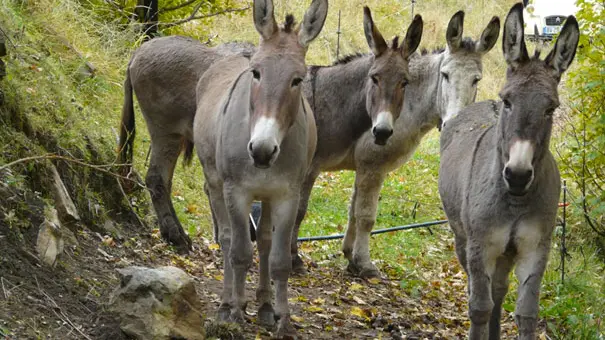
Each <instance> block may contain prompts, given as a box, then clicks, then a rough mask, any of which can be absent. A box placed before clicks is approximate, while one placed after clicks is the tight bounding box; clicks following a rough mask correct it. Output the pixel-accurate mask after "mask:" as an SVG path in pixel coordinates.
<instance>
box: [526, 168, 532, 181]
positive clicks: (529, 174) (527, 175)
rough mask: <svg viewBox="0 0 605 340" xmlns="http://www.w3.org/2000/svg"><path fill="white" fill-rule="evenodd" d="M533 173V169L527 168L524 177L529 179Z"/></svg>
mask: <svg viewBox="0 0 605 340" xmlns="http://www.w3.org/2000/svg"><path fill="white" fill-rule="evenodd" d="M533 174H534V170H532V169H529V170H527V171H526V172H525V178H527V179H530V178H531V176H532V175H533Z"/></svg>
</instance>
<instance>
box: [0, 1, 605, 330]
mask: <svg viewBox="0 0 605 340" xmlns="http://www.w3.org/2000/svg"><path fill="white" fill-rule="evenodd" d="M26 3H27V5H26ZM308 3H309V1H301V0H292V1H278V2H276V13H277V17H278V18H283V17H284V14H285V13H286V12H293V13H294V14H295V15H296V17H297V18H299V20H300V18H302V15H303V11H304V9H305V8H306V7H307V6H308ZM442 3H443V2H442V1H437V0H427V1H420V2H418V3H417V4H416V7H415V9H414V12H415V13H420V14H422V15H423V18H424V22H425V25H424V35H423V39H422V43H421V48H422V47H424V48H427V49H431V48H434V47H437V46H440V45H443V44H444V40H445V39H444V37H445V30H446V26H447V22H448V21H449V18H450V17H451V15H453V14H454V12H456V11H457V10H458V9H464V10H465V11H466V21H465V26H464V27H465V35H468V36H471V37H474V38H475V39H477V38H478V37H479V36H480V33H481V31H482V30H483V28H484V27H485V25H486V24H487V23H488V22H489V20H490V19H491V15H499V16H500V18H501V19H502V20H503V19H504V17H505V14H506V11H507V10H508V8H509V6H510V5H511V4H512V3H513V1H506V2H499V1H494V0H482V1H476V2H473V3H471V2H469V1H462V0H452V1H448V2H447V5H443V4H442ZM366 4H367V5H368V6H370V7H371V8H372V10H373V13H374V19H375V21H376V23H377V25H378V27H379V28H380V30H381V31H382V33H383V35H384V36H385V38H389V37H392V36H393V35H395V34H399V35H401V34H403V33H404V32H405V30H406V28H407V25H408V24H409V22H410V18H411V8H410V6H409V3H408V2H405V4H404V5H402V2H401V1H395V0H388V1H378V0H368V1H363V2H362V1H345V0H333V1H330V12H329V16H328V19H327V22H326V26H325V27H324V29H323V31H322V33H321V35H320V36H319V38H318V39H317V41H315V42H314V43H313V44H312V45H311V47H310V49H309V52H308V58H307V61H308V63H309V64H329V63H331V62H332V61H334V60H335V59H336V37H337V35H336V31H337V22H338V16H337V15H338V10H341V11H342V12H341V22H342V25H341V29H342V31H343V34H342V36H341V54H340V55H341V56H342V55H345V54H349V53H353V52H357V51H361V52H366V51H368V48H367V45H366V42H365V39H364V37H363V32H362V10H361V7H362V5H366ZM0 23H1V25H2V27H3V28H4V29H5V30H7V31H8V32H11V34H10V35H11V37H12V40H13V43H14V44H15V45H14V46H12V45H10V44H11V43H9V47H10V50H9V53H10V57H9V59H8V60H7V64H8V74H9V76H8V78H7V79H6V80H5V81H4V84H3V88H5V90H6V94H5V95H6V97H7V100H8V101H9V102H12V103H16V104H18V108H19V110H20V113H21V114H23V115H25V116H27V117H28V118H29V119H30V121H31V124H32V126H33V129H34V130H35V131H38V132H39V133H40V134H42V135H51V136H54V137H55V138H56V140H57V143H58V145H59V146H60V147H61V148H63V149H66V150H80V151H81V152H82V153H83V154H84V156H85V157H90V151H89V150H88V148H87V143H86V141H85V139H84V138H83V136H87V137H88V138H89V139H90V140H92V142H93V144H94V145H97V146H98V148H100V149H101V150H102V152H103V153H104V154H106V155H111V154H113V153H114V152H115V145H116V143H115V139H116V131H115V130H116V129H117V127H118V126H119V119H120V114H119V112H120V109H121V104H122V100H123V97H122V96H123V95H122V87H121V83H122V81H123V75H124V70H125V68H126V64H127V62H128V59H129V57H130V54H131V52H132V50H133V49H134V47H135V46H136V45H137V44H138V40H137V37H136V35H135V33H134V30H133V29H131V28H130V27H128V26H126V27H124V26H118V25H116V24H112V23H107V22H102V21H100V20H98V18H97V17H96V15H95V13H94V12H91V10H89V9H87V8H84V7H82V6H81V5H80V3H79V2H77V1H74V0H61V1H52V2H51V1H50V0H40V1H37V2H19V1H3V2H1V3H0ZM205 28H206V30H205V31H207V30H208V29H207V27H205ZM183 29H184V32H185V33H186V34H189V35H193V36H196V35H197V34H196V24H194V23H192V24H189V25H188V26H186V27H184V28H183ZM209 31H210V32H209V34H210V35H211V36H214V35H217V38H216V39H215V40H214V41H213V43H220V42H225V41H230V40H249V41H254V42H255V41H257V40H258V35H257V33H256V31H255V30H254V27H253V24H252V19H251V12H248V13H246V14H245V15H244V16H242V17H238V16H234V17H231V18H229V19H226V18H221V17H218V18H216V19H214V20H213V21H212V24H211V28H210V29H209ZM201 38H204V40H205V39H206V38H207V37H201ZM500 46H501V45H500V42H498V43H497V45H496V47H495V48H494V49H493V50H492V51H491V52H489V53H488V54H487V55H486V57H485V59H484V77H483V80H482V81H481V83H480V85H479V94H478V98H477V100H483V99H488V98H497V93H498V90H499V88H500V86H501V85H502V84H503V75H504V70H505V66H504V61H503V58H502V55H501V53H500ZM530 50H531V48H530ZM86 62H88V63H90V64H92V65H94V67H95V69H96V70H95V77H93V78H87V77H82V72H81V70H82V67H84V65H85V63H86ZM562 90H563V92H564V91H565V89H562ZM137 112H138V111H137ZM3 119H4V118H3ZM136 119H137V122H136V123H137V126H138V131H137V138H136V145H135V168H136V169H137V170H138V171H139V172H141V173H142V174H143V175H144V173H145V172H146V155H147V151H148V148H149V136H148V134H147V131H146V129H145V122H144V121H143V119H142V116H141V115H140V114H138V113H137V115H136ZM2 123H3V125H7V124H6V122H2ZM438 138H439V134H438V132H437V131H433V132H431V133H430V134H429V135H427V137H426V138H425V139H424V140H423V142H422V143H421V145H420V147H419V148H418V150H417V151H416V153H415V154H414V156H413V157H412V158H411V159H410V161H409V162H408V163H407V164H406V165H405V166H403V167H401V168H400V169H399V170H397V171H395V172H393V173H391V174H389V176H388V178H387V180H386V181H385V184H384V187H383V190H382V192H381V199H380V205H379V210H378V218H377V222H376V227H375V228H385V227H390V226H394V225H402V224H409V223H413V222H422V221H430V220H437V219H443V218H445V216H444V213H443V211H442V209H441V205H440V200H439V195H438V192H437V178H438V164H439V139H438ZM556 138H559V139H561V138H564V136H556ZM0 141H1V142H2V143H3V144H4V145H13V146H14V147H13V148H7V150H3V152H2V153H1V154H0V160H1V161H2V162H7V161H10V160H13V159H15V158H18V157H24V156H28V155H34V154H39V153H42V152H45V151H44V149H43V148H42V147H41V146H39V145H32V144H31V143H30V142H29V141H28V139H27V138H26V137H24V136H23V134H22V133H19V132H16V131H12V130H6V129H2V131H0ZM354 176H355V174H354V173H353V172H350V171H341V172H330V173H323V174H322V175H321V176H320V178H319V179H318V181H317V182H316V186H315V188H314V191H313V195H312V197H311V202H310V207H309V213H308V215H307V217H306V219H305V221H304V223H303V226H302V228H301V236H309V235H327V234H333V233H342V232H344V229H345V228H346V224H347V209H348V202H349V198H350V195H351V188H352V185H353V181H354ZM14 180H15V182H14V183H12V184H11V185H19V183H22V182H23V181H26V180H27V178H25V177H22V176H19V175H18V174H14ZM202 188H203V175H202V171H201V167H200V166H199V165H197V164H196V165H194V166H192V167H189V168H183V167H180V166H179V167H178V168H177V171H176V174H175V178H174V184H173V202H174V205H175V210H176V212H177V215H178V217H179V219H180V221H181V222H182V223H183V226H184V227H185V228H186V230H188V232H189V234H190V235H193V236H194V237H205V238H211V235H212V230H211V218H210V212H209V207H208V202H207V199H206V196H205V195H204V194H203V190H202ZM148 204H149V203H148V201H143V202H139V205H141V206H143V207H145V206H147V205H148ZM415 206H416V208H415V209H414V207H415ZM141 211H142V212H144V211H145V209H142V210H141ZM571 213H572V218H571V221H570V226H572V227H571V228H570V230H575V229H574V228H577V225H579V224H581V223H582V222H581V219H580V217H579V214H578V212H574V211H572V212H571ZM144 218H145V219H146V220H147V221H148V222H152V223H153V221H154V217H153V215H152V214H149V215H146V216H144ZM431 230H432V232H433V234H431V233H430V232H429V231H428V230H427V229H415V230H410V231H402V232H396V233H388V234H382V235H377V236H375V237H373V238H372V241H371V252H372V253H371V255H372V257H373V258H374V259H375V260H377V262H379V264H380V266H381V268H382V269H383V270H385V271H387V272H388V273H389V274H390V275H392V276H396V277H398V278H400V279H401V282H402V289H405V290H407V291H409V292H413V291H418V290H420V289H425V288H427V287H428V279H427V278H426V276H427V275H428V274H430V273H431V272H434V271H435V268H438V267H439V266H442V265H457V264H456V262H455V260H454V258H455V255H454V252H453V241H452V235H451V233H450V231H449V229H448V228H447V226H435V227H433V228H432V229H431ZM553 245H554V247H553V252H552V255H551V261H550V264H549V266H548V269H547V272H546V275H545V278H544V281H543V289H542V299H541V316H542V317H543V318H545V319H546V320H547V323H548V329H549V332H548V334H549V336H550V337H551V338H557V339H571V338H574V339H594V338H599V336H600V337H601V338H603V332H604V328H605V326H604V325H603V318H604V316H605V307H604V306H605V292H604V291H603V288H602V284H603V282H605V267H604V264H603V262H601V261H600V260H599V259H597V258H596V256H595V255H594V250H593V249H591V248H590V247H589V246H587V245H585V242H584V240H582V239H581V238H579V237H577V236H575V237H572V238H571V239H570V244H568V248H569V252H570V254H571V259H570V260H569V262H568V264H567V268H568V270H567V281H566V283H565V284H564V285H562V284H561V283H560V272H559V271H557V267H558V266H559V262H560V261H559V255H558V248H557V246H558V239H556V240H555V241H554V243H553ZM302 251H303V252H304V253H305V254H307V256H309V257H310V258H311V259H312V260H313V261H316V262H319V263H320V264H321V263H323V261H336V262H338V263H339V264H340V265H341V266H344V260H343V259H342V257H338V258H334V256H333V255H334V254H339V253H340V242H339V241H329V242H321V243H319V242H317V243H309V244H304V245H303V246H302ZM583 254H584V255H585V256H584V255H583ZM433 279H436V278H433ZM513 281H514V280H513ZM514 285H515V283H513V287H511V293H510V294H509V296H508V298H507V300H506V309H507V311H511V310H512V309H513V307H514V299H515V295H516V294H515V293H514V289H515V287H514ZM0 333H1V332H0Z"/></svg>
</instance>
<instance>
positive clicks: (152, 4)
mask: <svg viewBox="0 0 605 340" xmlns="http://www.w3.org/2000/svg"><path fill="white" fill-rule="evenodd" d="M137 8H138V11H137V15H138V17H139V21H140V22H141V23H143V24H144V25H143V34H144V35H145V40H149V39H152V38H153V37H154V36H156V35H157V34H158V0H138V5H137Z"/></svg>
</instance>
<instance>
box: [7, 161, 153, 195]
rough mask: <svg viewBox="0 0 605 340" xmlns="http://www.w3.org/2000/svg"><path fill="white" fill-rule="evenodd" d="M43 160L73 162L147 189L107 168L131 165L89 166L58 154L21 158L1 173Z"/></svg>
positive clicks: (8, 165) (8, 164)
mask: <svg viewBox="0 0 605 340" xmlns="http://www.w3.org/2000/svg"><path fill="white" fill-rule="evenodd" d="M41 159H58V160H62V161H67V162H71V163H75V164H78V165H81V166H85V167H87V168H91V169H94V170H97V171H100V172H102V173H105V174H108V175H110V176H113V177H116V178H120V179H125V180H128V181H132V182H134V183H136V184H137V185H139V186H140V187H141V188H145V186H143V185H142V184H141V183H139V182H138V181H137V180H134V179H132V178H128V177H125V176H122V175H119V174H116V173H114V172H111V171H109V170H107V169H106V168H111V167H114V166H125V165H129V164H103V165H95V164H89V163H86V162H83V161H81V160H78V159H75V158H69V157H65V156H61V155H57V154H52V153H49V154H45V155H39V156H31V157H25V158H20V159H17V160H15V161H12V162H10V163H6V164H4V165H1V166H0V171H2V170H4V169H8V168H10V167H12V166H14V165H17V164H19V163H25V162H29V161H37V160H41Z"/></svg>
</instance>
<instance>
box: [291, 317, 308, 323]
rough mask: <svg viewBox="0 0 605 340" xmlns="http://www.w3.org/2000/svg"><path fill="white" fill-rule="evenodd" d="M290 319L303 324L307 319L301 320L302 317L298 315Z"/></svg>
mask: <svg viewBox="0 0 605 340" xmlns="http://www.w3.org/2000/svg"><path fill="white" fill-rule="evenodd" d="M290 318H291V319H292V320H293V321H294V322H298V323H301V322H303V321H304V320H305V319H303V318H301V317H300V316H297V315H290Z"/></svg>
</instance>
